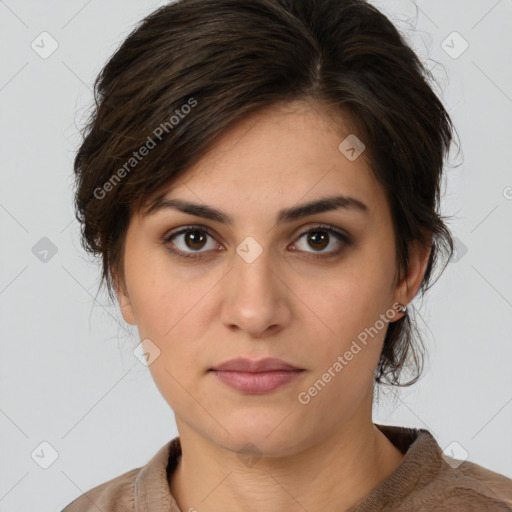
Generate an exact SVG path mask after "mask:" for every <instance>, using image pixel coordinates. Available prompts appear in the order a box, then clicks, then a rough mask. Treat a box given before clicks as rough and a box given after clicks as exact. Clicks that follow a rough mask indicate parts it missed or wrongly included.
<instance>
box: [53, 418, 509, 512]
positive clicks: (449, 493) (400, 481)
mask: <svg viewBox="0 0 512 512" xmlns="http://www.w3.org/2000/svg"><path fill="white" fill-rule="evenodd" d="M376 426H377V427H378V428H379V429H380V430H381V431H382V432H383V433H384V434H385V435H386V436H387V437H388V439H389V440H390V441H391V442H392V443H393V444H394V445H395V446H396V447H397V448H398V449H400V450H401V451H402V452H403V453H405V456H404V458H403V459H402V462H401V463H400V465H399V466H398V467H397V468H396V469H395V471H394V472H393V473H392V474H391V475H389V477H387V478H386V479H385V480H384V481H383V482H381V483H380V484H379V485H378V486H377V487H375V488H374V489H373V490H372V491H371V492H370V493H369V494H368V495H367V496H365V497H364V498H363V499H362V500H360V501H359V502H358V503H357V504H355V505H354V506H353V507H351V508H350V510H348V511H347V512H376V511H386V512H388V511H396V512H412V511H414V512H416V511H418V512H427V511H428V512H440V511H447V512H477V511H478V512H481V511H482V512H484V511H485V512H511V511H512V480H511V479H509V478H507V477H505V476H503V475H500V474H498V473H495V472H493V471H490V470H488V469H486V468H484V467H482V466H479V465H477V464H474V463H472V462H469V461H465V462H462V463H460V461H457V460H456V459H451V458H448V457H446V456H444V455H443V452H442V450H441V448H440V446H439V445H438V443H437V442H436V441H435V439H434V437H433V436H432V435H431V434H430V432H428V431H427V430H424V429H412V428H405V427H393V426H386V425H377V424H376ZM180 455H181V446H180V439H179V437H176V438H174V439H172V440H171V441H169V442H168V443H166V444H165V445H164V446H163V447H162V448H160V450H159V451H158V452H157V453H156V455H155V456H154V457H153V458H152V459H151V460H150V461H149V462H148V463H147V464H146V465H145V466H143V467H141V468H136V469H132V470H131V471H128V472H127V473H124V474H122V475H120V476H118V477H116V478H113V479H112V480H109V481H108V482H105V483H103V484H101V485H98V486H97V487H94V488H93V489H91V490H90V491H88V492H86V493H85V494H83V495H81V496H79V497H78V498H76V499H75V500H74V501H73V502H71V503H70V504H69V505H68V506H67V507H66V508H64V510H62V512H98V511H100V512H187V511H186V510H184V511H181V510H180V509H179V507H178V505H177V503H176V501H175V499H174V498H173V497H172V495H171V493H170V490H169V484H168V482H169V476H170V475H171V474H172V471H173V470H174V469H175V468H176V466H177V464H178V461H179V457H180ZM262 512H264V511H262Z"/></svg>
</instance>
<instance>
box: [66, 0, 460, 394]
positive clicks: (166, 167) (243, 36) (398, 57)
mask: <svg viewBox="0 0 512 512" xmlns="http://www.w3.org/2000/svg"><path fill="white" fill-rule="evenodd" d="M428 79H432V80H433V76H432V74H431V73H430V71H428V70H427V69H426V68H425V67H424V66H423V65H422V64H421V62H420V60H419V59H418V57H417V56H416V54H415V53H414V51H413V50H412V49H411V48H410V47H409V46H408V45H407V43H406V42H405V40H404V39H403V38H402V36H401V35H400V33H399V32H398V30H397V29H396V28H395V26H394V25H393V24H392V23H391V22H390V20H389V19H388V18H387V17H386V16H384V15H383V14H382V13H381V12H380V11H379V10H377V9H376V8H375V7H373V6H372V5H370V4H369V3H367V2H366V1H364V0H247V1H244V2H240V0H180V1H177V2H173V3H170V4H168V5H165V6H164V7H161V8H159V9H157V10H156V11H154V12H153V13H151V14H150V15H149V16H147V17H146V18H145V19H143V20H142V21H141V22H140V23H139V24H138V25H137V26H136V27H135V28H134V30H133V31H132V32H131V33H130V35H129V36H128V37H127V38H126V39H125V40H124V42H123V43H122V45H121V46H120V47H119V49H118V50H117V51H116V52H115V53H114V55H113V56H112V57H111V58H110V59H109V61H108V62H107V64H106V65H105V66H104V68H103V69H102V71H101V72H100V74H99V75H98V77H97V78H96V81H95V84H94V98H95V108H94V109H93V111H92V114H91V115H90V117H89V119H88V122H87V124H86V126H85V127H84V128H83V142H82V145H81V147H80V148H79V150H78V152H77V154H76V158H75V161H74V171H75V174H76V195H75V209H76V216H77V219H78V220H79V222H80V224H81V234H82V238H81V243H82V246H83V247H84V248H85V250H86V251H88V252H90V253H92V254H94V255H101V257H102V262H103V272H102V279H101V283H100V287H101V284H102V283H103V282H106V283H107V288H108V292H109V296H110V298H111V299H112V300H114V298H115V295H114V294H113V285H114V284H116V283H118V284H119V285H121V286H123V287H124V272H123V249H124V241H125V235H126V231H127V227H128V225H129V222H130V219H131V215H132V214H133V212H134V211H139V209H140V208H144V207H147V206H148V205H149V204H150V201H151V200H152V199H154V198H155V197H158V195H159V194H162V192H163V191H165V189H167V188H168V187H169V186H170V184H172V183H173V182H174V181H175V180H177V178H178V177H179V176H180V175H181V174H183V173H184V172H185V171H186V170H187V169H188V168H189V167H190V166H191V165H193V164H194V163H195V162H197V161H198V160H199V159H200V158H201V157H202V156H203V155H204V154H205V153H206V152H207V151H208V149H209V148H210V147H211V145H212V144H213V143H214V142H215V140H216V138H217V137H219V136H220V135H221V134H222V133H223V132H224V131H225V130H226V129H228V128H229V127H231V126H232V125H233V124H234V123H237V122H238V121H240V120H241V119H243V118H244V117H245V116H247V115H248V114H250V113H252V112H255V111H257V110H258V109H261V108H263V107H268V106H272V105H274V104H277V103H280V102H287V101H292V100H297V99H305V98H308V99H313V100H316V101H318V102H322V103H323V104H325V105H328V106H329V108H330V109H332V112H333V113H340V114H341V113H343V114H344V115H346V114H349V117H350V120H351V123H352V124H351V128H352V129H353V130H352V131H353V133H354V134H356V135H357V137H358V138H359V139H360V140H362V141H363V142H364V144H365V145H366V151H365V153H364V157H365V158H366V159H367V161H368V164H369V166H370V168H371V171H372V173H373V174H374V176H375V177H376V179H377V180H378V181H379V182H380V184H381V185H382V186H383V189H384V190H385V193H386V196H387V199H388V201H389V205H390V208H391V214H392V218H393V227H394V231H395V239H396V255H397V268H398V272H397V276H396V279H397V281H396V282H397V283H398V282H399V280H401V279H402V277H403V276H404V275H405V273H406V271H407V268H408V254H409V253H408V249H409V243H411V242H418V243H420V244H424V245H428V244H429V241H428V240H427V238H428V237H426V236H425V233H427V234H430V235H431V236H432V246H431V252H430V257H429V261H428V266H427V269H426V272H425V275H424V279H423V282H422V285H421V287H420V291H421V293H422V294H424V292H425V291H426V290H427V289H428V288H430V286H431V285H432V284H433V283H431V274H432V270H433V268H434V266H435V265H436V263H437V261H438V259H439V256H440V254H442V253H446V255H447V256H448V257H447V260H446V264H447V263H448V261H449V260H450V258H451V256H452V254H453V241H452V238H451V235H450V232H449V230H448V228H447V227H446V225H445V223H444V221H443V218H442V217H441V216H440V213H439V206H440V183H441V178H442V172H443V165H444V158H445V155H447V154H448V152H449V149H450V144H451V142H452V129H453V126H452V122H451V119H450V117H449V115H448V113H447V112H446V110H445V109H444V108H443V105H442V103H441V101H440V100H439V99H438V97H437V96H436V94H435V93H434V91H433V90H432V88H431V87H430V85H429V84H428ZM143 147H145V148H146V150H145V151H143V150H142V149H141V148H143ZM142 153H144V154H146V155H147V157H144V156H141V155H142ZM446 264H445V266H446ZM445 266H444V267H443V269H442V270H444V268H445ZM436 280H437V279H436ZM409 309H410V308H409ZM409 316H410V312H409V313H408V314H406V315H405V316H404V317H403V318H401V319H399V320H397V321H395V322H393V323H390V324H389V327H388V331H387V334H386V338H385V342H384V348H383V351H382V354H381V358H380V362H379V365H378V368H377V370H376V375H375V381H376V382H377V383H390V384H395V385H410V384H412V383H414V382H416V381H417V380H418V378H419V377H420V375H421V372H422V368H423V357H422V348H421V338H420V336H419V333H418V332H417V330H416V327H415V322H411V320H410V318H409ZM415 330H416V334H415V333H414V331H415ZM409 361H412V362H413V369H415V373H416V374H415V376H414V377H413V378H412V379H411V380H410V381H409V382H407V383H405V384H402V383H400V381H399V375H400V373H401V371H402V369H403V368H404V367H405V366H407V363H408V362H409Z"/></svg>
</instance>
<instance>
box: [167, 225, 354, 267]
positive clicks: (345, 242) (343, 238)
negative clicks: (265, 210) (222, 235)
mask: <svg viewBox="0 0 512 512" xmlns="http://www.w3.org/2000/svg"><path fill="white" fill-rule="evenodd" d="M189 231H198V232H200V233H205V234H207V235H210V236H211V237H212V238H215V236H214V235H213V233H212V232H211V231H210V229H208V228H207V227H206V226H200V225H197V226H196V225H193V226H186V227H185V228H182V229H180V230H179V231H176V232H172V233H169V234H167V235H165V236H164V238H163V242H164V243H165V244H169V242H171V241H172V240H173V239H174V238H176V237H177V236H179V235H182V234H183V233H188V232H189ZM316 231H321V232H326V233H329V234H330V235H334V236H335V237H336V238H337V239H338V240H339V241H340V242H342V247H341V248H340V249H338V250H336V251H331V252H329V253H320V254H319V255H315V254H313V255H312V256H308V257H309V258H312V259H325V258H330V257H333V256H337V255H338V254H340V253H341V252H342V251H343V250H344V249H345V247H349V246H350V245H352V239H351V237H349V236H348V235H346V234H345V233H343V232H342V231H339V230H338V229H336V228H334V227H333V226H330V225H328V224H323V225H319V226H315V227H313V228H310V229H308V230H307V231H304V232H303V233H301V234H300V235H299V236H298V238H297V240H300V239H301V238H302V237H304V236H305V235H307V234H309V233H311V232H316ZM167 250H168V251H169V252H171V253H172V254H174V255H176V256H178V257H179V258H184V259H189V260H194V259H198V258H202V257H203V254H204V252H196V253H191V254H187V253H183V252H182V251H179V250H178V251H177V250H175V249H171V248H170V247H169V246H168V247H167ZM308 254H310V253H308ZM324 254H327V256H325V255H324Z"/></svg>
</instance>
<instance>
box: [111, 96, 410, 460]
mask: <svg viewBox="0 0 512 512" xmlns="http://www.w3.org/2000/svg"><path fill="white" fill-rule="evenodd" d="M192 115H193V114H192ZM350 134H351V132H350V129H349V128H348V127H346V129H345V131H344V132H343V131H342V130H341V129H340V125H339V124H338V125H336V124H334V122H333V121H332V119H331V118H330V117H329V116H328V115H327V111H325V110H324V107H321V106H320V105H318V104H315V103H311V104H308V103H304V102H294V103H291V104H287V105H286V107H284V106H280V107H276V106H274V107H272V108H268V109H266V110H265V111H260V112H258V113H257V114H255V115H252V116H251V117H249V118H247V119H246V120H245V121H244V122H243V123H241V124H239V125H237V126H236V127H235V128H233V129H232V130H231V131H229V132H226V133H225V134H224V135H223V137H222V138H221V139H220V140H219V141H218V142H217V143H216V145H215V147H214V148H213V149H212V150H211V151H210V152H209V153H208V154H207V155H206V156H205V157H204V158H203V159H202V160H201V161H200V162H199V164H197V165H195V166H194V167H192V168H190V169H189V170H188V171H187V174H186V175H183V176H182V177H181V178H180V179H179V180H178V181H177V182H176V183H175V184H174V185H173V186H172V187H170V189H169V190H168V193H167V195H166V199H172V200H180V201H182V202H187V203H193V204H194V205H197V207H202V208H204V209H207V208H208V209H215V210H217V211H219V212H222V216H223V217H224V219H229V223H228V222H227V221H222V220H221V218H219V217H217V218H215V219H212V218H205V217H203V216H202V212H201V211H196V215H193V214H191V213H185V212H183V211H181V210H179V209H177V208H173V207H170V206H169V207H167V208H164V207H161V208H157V209H156V210H155V211H154V212H153V213H151V214H150V215H147V216H142V214H137V215H135V216H134V217H133V218H132V220H131V224H130V226H129V229H128V233H127V237H126V246H125V260H124V269H125V284H126V291H127V294H126V295H125V294H124V293H123V292H120V291H119V290H118V297H119V300H120V304H121V308H122V312H123V316H124V318H125V320H126V321H127V322H129V323H130V324H136V325H137V327H138V330H139V334H140V339H141V340H150V341H144V343H143V347H144V351H145V352H148V353H149V356H148V357H149V359H148V363H149V369H150V371H151V374H152V376H153V378H154V380H155V383H156V385H157V387H158V388H159V390H160V392H161V393H162V395H163V397H164V398H165V400H166V401H167V402H168V403H169V405H170V406H171V408H172V409H173V411H174V413H175V417H176V422H177V425H178V429H179V430H180V433H184V432H185V429H187V431H188V432H192V431H193V432H194V433H195V434H199V435H200V436H202V437H203V438H205V439H207V440H209V441H211V442H213V443H215V444H217V445H219V446H222V447H224V448H226V449H229V450H232V451H237V450H239V449H240V447H242V446H243V445H245V444H246V443H247V442H250V443H252V444H253V445H256V447H257V448H258V450H260V451H261V452H263V453H268V454H272V455H274V456H279V455H286V454H291V453H294V452H296V451H298V450H300V449H304V448H307V447H308V446H312V445H314V444H315V443H318V442H319V441H320V440H322V439H325V438H326V436H329V435H333V434H335V432H336V431H337V430H338V429H340V428H343V427H344V426H345V427H348V426H349V425H352V427H353V428H358V425H359V426H360V425H361V424H362V423H363V422H370V421H371V399H372V391H373V382H374V372H375V368H376V366H377V363H378V360H379V356H380V353H381V349H382V344H383V341H384V337H385V334H386V330H387V326H388V323H389V321H390V320H391V321H396V320H397V319H399V318H400V317H401V314H400V313H397V311H396V309H395V308H396V302H397V301H401V302H403V303H407V302H408V301H409V300H410V299H411V298H412V297H413V296H414V294H415V291H416V289H414V290H412V291H411V292H409V293H408V292H407V290H406V287H399V288H394V287H393V283H394V281H393V280H394V276H395V269H396V267H395V240H394V236H393V229H392V221H391V216H390V210H389V207H388V204H387V202H386V199H385V196H384V192H383V190H382V188H381V186H380V185H379V184H378V182H377V181H376V180H375V178H373V176H372V175H371V174H370V172H369V169H368V167H367V164H366V162H365V159H364V153H363V154H362V155H361V156H359V157H358V158H355V159H354V157H355V156H357V152H356V153H354V152H353V151H350V142H346V143H345V144H346V146H347V147H345V146H342V149H339V146H340V143H342V142H343V141H344V140H345V139H346V138H347V136H349V135H350ZM363 142H364V141H363ZM357 149H358V148H356V150H357ZM359 149H360V148H359ZM337 196H346V197H347V198H353V199H351V200H347V203H346V204H347V205H348V206H347V207H343V206H342V205H343V204H344V203H343V202H342V201H339V202H338V207H337V208H334V207H332V205H331V208H330V209H328V211H319V210H317V211H316V213H315V211H314V210H308V214H307V215H306V216H302V215H301V212H302V213H304V211H303V210H301V207H302V206H303V205H306V204H308V203H311V202H315V201H319V200H321V199H326V198H333V197H337ZM350 201H352V202H350ZM355 201H358V202H359V203H362V204H363V205H365V206H363V207H361V206H357V205H358V204H359V203H356V202H355ZM354 204H355V205H356V206H353V205H354ZM161 206H162V205H161ZM320 210H321V209H320ZM204 211H205V210H203V212H204ZM282 212H285V213H284V214H283V213H282ZM292 212H294V213H292ZM326 225H328V226H330V227H326ZM322 226H323V227H322ZM184 228H188V229H189V231H188V232H185V233H181V234H177V235H176V236H174V237H173V238H172V239H171V238H170V236H171V235H172V234H175V233H176V232H178V231H180V230H183V229H184ZM199 229H203V230H206V232H204V233H202V232H201V231H198V230H199ZM328 229H332V230H333V231H328ZM336 232H339V233H340V237H338V236H337V235H336ZM343 237H346V239H344V238H343ZM166 240H167V241H166ZM173 251H176V253H174V252H173ZM187 256H189V258H187ZM412 284H413V285H415V284H416V285H419V280H418V281H417V282H414V283H412ZM409 285H411V282H409ZM404 286H405V284H404ZM413 287H414V288H416V287H417V286H413ZM235 357H245V358H249V359H253V360H260V359H262V358H266V357H273V358H278V359H281V360H283V361H285V362H287V363H289V364H291V365H293V366H294V367H296V368H299V369H302V370H303V371H302V372H296V373H295V374H294V378H293V379H291V380H290V381H288V382H287V383H285V384H283V385H281V386H279V387H277V388H275V389H273V390H271V391H266V392H254V391H247V390H245V391H243V390H240V389H236V388H233V387H232V386H231V385H228V384H226V383H225V382H224V381H223V380H221V378H219V375H221V374H220V373H215V372H212V371H209V370H210V369H212V368H215V367H217V366H218V365H220V364H221V363H223V362H226V361H228V360H230V359H233V358H235ZM224 375H227V374H224ZM287 375H290V374H287ZM315 383H316V384H315Z"/></svg>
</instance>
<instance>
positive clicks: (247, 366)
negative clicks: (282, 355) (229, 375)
mask: <svg viewBox="0 0 512 512" xmlns="http://www.w3.org/2000/svg"><path fill="white" fill-rule="evenodd" d="M210 370H213V371H236V372H273V371H279V370H280V371H289V370H302V368H297V367H296V366H293V365H292V364H290V363H287V362H286V361H283V360H281V359H276V358H274V357H266V358H264V359H260V360H258V361H254V360H252V359H248V358H246V357H237V358H235V359H230V360H229V361H225V362H224V363H221V364H219V365H218V366H215V367H214V368H210Z"/></svg>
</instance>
